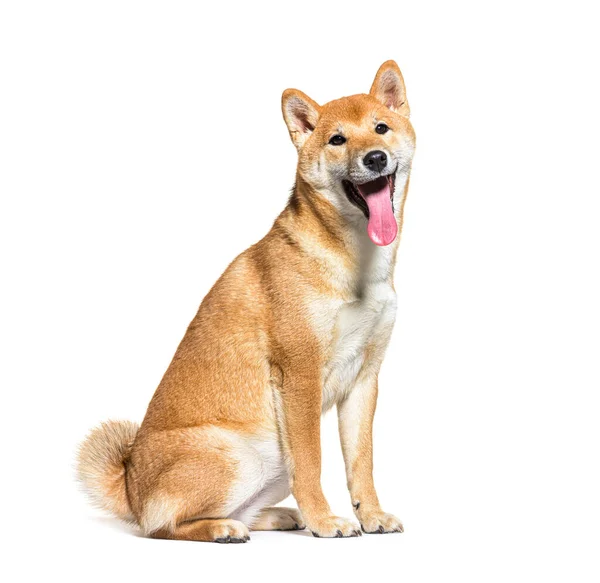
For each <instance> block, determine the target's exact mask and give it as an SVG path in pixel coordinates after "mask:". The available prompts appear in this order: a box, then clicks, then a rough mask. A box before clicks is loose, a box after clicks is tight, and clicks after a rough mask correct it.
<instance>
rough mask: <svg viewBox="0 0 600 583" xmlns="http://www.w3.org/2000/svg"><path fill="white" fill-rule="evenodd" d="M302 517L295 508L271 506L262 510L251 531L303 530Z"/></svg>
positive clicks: (304, 526)
mask: <svg viewBox="0 0 600 583" xmlns="http://www.w3.org/2000/svg"><path fill="white" fill-rule="evenodd" d="M304 528H306V525H305V524H304V521H303V520H302V515H301V514H300V511H299V510H296V509H295V508H285V507H283V506H273V507H271V508H264V509H263V510H262V511H261V513H260V514H259V515H258V518H257V519H256V521H255V522H254V524H253V525H252V530H303V529H304Z"/></svg>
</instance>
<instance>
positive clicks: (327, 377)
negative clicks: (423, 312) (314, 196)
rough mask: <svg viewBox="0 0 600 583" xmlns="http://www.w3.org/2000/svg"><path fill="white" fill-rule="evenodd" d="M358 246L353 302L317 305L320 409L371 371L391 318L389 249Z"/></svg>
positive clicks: (387, 335)
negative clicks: (321, 362) (360, 254)
mask: <svg viewBox="0 0 600 583" xmlns="http://www.w3.org/2000/svg"><path fill="white" fill-rule="evenodd" d="M361 243H363V242H361ZM363 244H364V249H365V253H364V254H363V257H362V260H361V269H360V272H359V274H358V275H357V276H356V286H355V289H356V294H355V298H354V299H353V300H352V301H348V302H343V301H341V300H334V299H330V300H323V301H320V302H318V303H319V306H318V309H317V311H318V315H319V321H320V326H319V328H320V334H319V336H320V337H321V339H322V342H323V348H324V354H325V363H324V366H323V370H322V383H323V410H324V411H325V410H327V409H329V408H330V407H331V406H333V405H334V404H335V403H337V402H339V401H340V400H341V399H343V398H344V397H345V396H346V395H347V394H348V393H349V392H350V391H351V390H352V389H353V387H354V386H355V385H356V383H357V382H361V381H362V380H365V379H368V378H369V376H371V378H372V376H373V374H375V373H376V372H377V369H378V368H379V365H380V363H381V359H382V358H383V354H384V352H385V349H386V347H387V344H388V342H389V338H390V334H391V331H392V328H393V325H394V320H395V317H396V294H395V292H394V289H393V287H392V284H391V277H390V275H391V273H390V271H391V269H393V262H392V257H393V249H391V248H380V247H376V246H375V245H373V243H371V241H368V240H367V241H366V242H364V243H363ZM315 307H316V306H315Z"/></svg>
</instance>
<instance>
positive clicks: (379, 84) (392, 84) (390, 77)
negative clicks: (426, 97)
mask: <svg viewBox="0 0 600 583" xmlns="http://www.w3.org/2000/svg"><path fill="white" fill-rule="evenodd" d="M370 94H371V95H372V96H373V97H375V99H377V100H379V101H381V103H383V105H385V106H386V107H389V108H390V109H391V110H392V111H395V112H396V113H399V114H400V115H404V116H405V117H408V116H409V115H410V108H409V107H408V101H407V99H406V87H405V86H404V78H403V77H402V73H401V72H400V68H399V67H398V65H396V63H395V62H394V61H386V62H385V63H383V65H381V67H379V71H377V75H375V81H373V85H371V91H370Z"/></svg>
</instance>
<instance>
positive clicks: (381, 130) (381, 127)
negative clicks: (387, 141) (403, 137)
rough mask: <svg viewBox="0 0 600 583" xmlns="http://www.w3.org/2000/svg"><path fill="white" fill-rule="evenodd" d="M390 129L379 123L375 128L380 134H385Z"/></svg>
mask: <svg viewBox="0 0 600 583" xmlns="http://www.w3.org/2000/svg"><path fill="white" fill-rule="evenodd" d="M389 129H390V128H388V127H387V126H386V125H385V124H384V123H378V124H377V125H376V126H375V131H376V132H377V133H378V134H385V133H386V132H387V131H388V130H389Z"/></svg>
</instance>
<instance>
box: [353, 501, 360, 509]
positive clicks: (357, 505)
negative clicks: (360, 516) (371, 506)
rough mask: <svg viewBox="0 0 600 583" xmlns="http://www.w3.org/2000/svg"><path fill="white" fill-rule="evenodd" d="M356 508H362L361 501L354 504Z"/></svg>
mask: <svg viewBox="0 0 600 583" xmlns="http://www.w3.org/2000/svg"><path fill="white" fill-rule="evenodd" d="M354 508H355V509H356V510H358V509H359V508H360V502H357V503H356V504H355V505H354Z"/></svg>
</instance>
